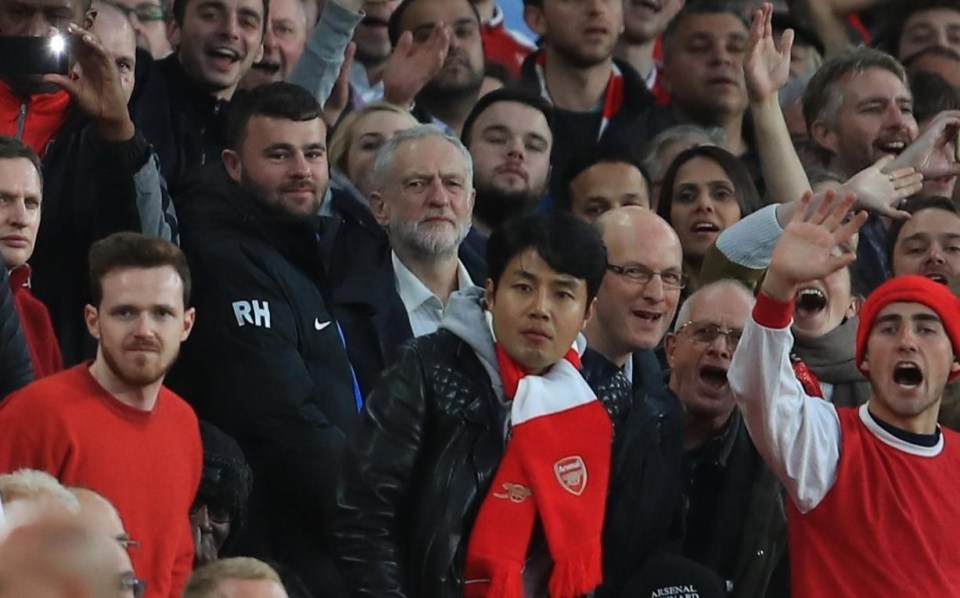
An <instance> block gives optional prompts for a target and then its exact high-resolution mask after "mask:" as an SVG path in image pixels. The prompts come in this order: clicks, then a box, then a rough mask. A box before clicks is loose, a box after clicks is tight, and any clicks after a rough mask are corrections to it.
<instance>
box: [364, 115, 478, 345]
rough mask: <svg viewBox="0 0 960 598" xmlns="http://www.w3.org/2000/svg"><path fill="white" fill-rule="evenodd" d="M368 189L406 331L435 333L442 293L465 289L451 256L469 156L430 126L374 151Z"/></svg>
mask: <svg viewBox="0 0 960 598" xmlns="http://www.w3.org/2000/svg"><path fill="white" fill-rule="evenodd" d="M373 185H374V189H373V191H372V192H371V193H370V207H371V209H372V210H373V214H374V216H375V217H376V219H377V222H379V223H380V225H381V226H383V227H384V229H386V231H387V237H388V238H389V240H390V248H391V255H390V258H391V263H392V266H393V271H394V277H395V283H396V290H397V293H398V294H399V296H400V300H401V301H402V302H403V306H404V308H405V309H406V312H407V316H408V318H409V322H410V329H411V332H412V333H413V336H423V335H425V334H430V333H433V332H436V331H437V326H438V325H439V324H440V319H441V318H442V317H443V309H444V306H445V305H446V304H447V300H448V299H449V298H450V294H451V293H453V292H454V291H459V290H465V289H467V288H469V287H470V286H472V285H473V281H471V280H470V275H469V274H468V273H467V269H466V268H465V267H464V265H463V263H461V262H460V259H459V258H458V257H457V251H458V250H459V248H460V244H461V243H462V242H463V240H464V238H466V236H467V232H468V231H469V230H470V224H471V219H472V215H473V203H474V196H475V192H474V189H473V161H472V159H471V157H470V153H469V152H468V151H467V148H466V147H464V145H463V144H462V143H461V142H460V140H459V139H457V138H456V137H453V136H451V135H447V134H446V133H444V132H443V131H441V130H440V129H438V128H436V127H434V126H433V125H420V126H417V127H413V128H412V129H407V130H405V131H401V132H399V133H397V134H396V135H394V136H393V138H391V139H390V141H388V142H387V143H386V144H385V145H384V146H383V147H382V148H381V149H380V153H379V154H378V155H377V159H376V161H375V162H374V165H373Z"/></svg>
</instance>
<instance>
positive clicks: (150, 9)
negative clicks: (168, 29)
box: [102, 0, 166, 23]
mask: <svg viewBox="0 0 960 598" xmlns="http://www.w3.org/2000/svg"><path fill="white" fill-rule="evenodd" d="M102 1H103V3H104V4H109V5H110V6H112V7H114V8H116V9H117V10H119V11H120V12H122V13H123V16H125V17H127V19H128V20H129V19H130V17H132V16H136V17H137V20H138V21H140V22H141V23H147V22H149V21H162V20H163V19H164V18H166V14H165V13H164V10H163V6H161V5H159V4H152V3H150V2H143V3H141V4H137V5H136V6H134V7H133V8H128V7H126V6H124V5H123V4H120V3H119V2H111V1H110V0H102Z"/></svg>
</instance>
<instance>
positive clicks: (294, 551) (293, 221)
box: [171, 0, 362, 596]
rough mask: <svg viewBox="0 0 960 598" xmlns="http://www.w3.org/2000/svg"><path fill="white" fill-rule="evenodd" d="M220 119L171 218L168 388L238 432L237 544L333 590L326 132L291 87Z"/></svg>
mask: <svg viewBox="0 0 960 598" xmlns="http://www.w3.org/2000/svg"><path fill="white" fill-rule="evenodd" d="M194 1H195V0H194ZM230 118H231V120H230V124H229V127H228V138H227V148H228V149H226V150H224V152H223V154H222V164H217V165H213V166H212V167H211V168H210V169H209V170H208V171H207V172H204V173H203V174H204V178H203V179H202V180H201V181H200V182H199V183H198V185H197V187H196V188H195V190H194V191H195V194H194V195H191V196H190V197H188V198H186V199H185V201H184V209H183V211H182V212H181V214H182V216H183V223H184V226H183V229H182V239H183V247H184V251H185V252H186V253H187V255H188V256H189V257H190V259H191V264H192V266H193V268H194V271H195V273H196V280H197V287H196V305H197V307H198V309H200V310H201V311H202V312H203V313H204V317H203V318H202V320H201V322H200V325H199V326H198V327H197V328H196V331H195V334H194V336H193V338H192V339H191V341H190V343H188V344H187V345H185V346H184V359H183V360H181V362H180V365H179V366H178V367H177V370H176V371H175V372H174V374H175V378H176V379H175V380H171V384H172V385H173V386H174V387H175V388H177V389H178V390H181V391H182V393H183V395H184V397H185V398H186V399H187V400H188V401H190V402H191V404H193V405H194V407H195V408H196V409H197V412H198V414H199V415H200V417H202V418H203V419H204V420H206V421H209V422H210V423H212V424H214V425H215V426H217V427H218V428H220V429H221V430H223V431H224V432H225V433H227V434H229V435H230V436H232V437H233V438H235V439H236V440H237V442H238V443H239V444H240V447H241V449H243V452H244V454H245V455H246V457H247V461H248V463H249V465H250V467H251V469H252V470H253V474H254V479H256V480H257V483H256V484H254V490H253V493H252V495H251V498H250V511H249V519H248V520H247V525H246V526H245V528H244V530H243V533H242V534H241V535H240V537H239V538H238V545H237V550H238V552H240V551H242V553H243V554H250V555H253V556H257V557H259V558H267V559H270V560H273V561H277V562H280V563H282V564H283V565H285V566H287V567H289V568H291V569H293V571H294V572H295V573H297V574H298V575H299V576H300V577H301V579H303V580H304V582H305V583H306V584H307V585H308V586H309V587H310V588H311V590H312V591H314V592H316V593H317V594H318V595H323V596H331V595H334V596H339V595H341V594H340V592H342V591H344V590H343V588H341V587H340V586H339V583H338V577H337V573H336V571H335V570H334V569H333V564H332V562H330V561H329V559H328V557H327V555H328V551H329V544H328V543H327V542H326V540H325V538H326V533H327V531H328V529H327V527H326V526H327V525H328V523H329V519H327V518H326V510H327V508H328V507H330V506H332V503H333V495H332V493H331V492H330V488H331V487H330V483H329V482H330V480H331V479H333V477H334V475H335V473H334V470H335V463H336V455H338V454H339V451H340V447H341V445H342V443H343V439H344V430H346V429H347V428H348V426H350V425H351V423H352V421H353V419H354V418H355V417H356V414H357V410H358V408H359V406H360V405H361V403H362V401H361V396H360V393H359V390H358V388H357V386H356V385H355V382H354V376H353V371H352V369H351V366H350V363H349V361H348V358H347V352H346V350H345V347H344V343H343V341H342V338H341V333H340V325H339V324H338V322H337V320H336V319H335V318H334V317H333V316H332V315H331V312H330V310H329V308H328V305H329V303H328V301H329V297H330V292H331V290H330V288H329V285H328V284H327V282H326V267H327V263H328V260H330V261H339V260H334V259H333V258H331V253H330V252H331V251H332V246H333V244H334V242H335V240H336V235H335V234H334V232H333V229H332V228H331V227H332V225H333V223H332V222H331V221H329V220H327V219H322V218H321V217H319V216H318V211H319V208H320V204H321V202H322V200H323V196H324V193H325V191H326V189H327V180H328V172H327V158H326V132H327V130H326V126H325V125H324V122H323V119H322V117H321V112H320V106H319V105H318V103H317V101H316V99H314V98H313V96H312V95H311V94H310V93H309V92H307V91H306V90H304V89H303V88H301V87H298V86H296V85H294V84H292V83H283V82H280V83H269V84H267V85H263V86H261V87H258V88H256V89H254V90H251V91H249V92H246V93H244V94H242V95H241V96H238V98H237V100H236V101H235V102H234V104H233V106H232V108H231V114H230ZM343 259H345V260H348V259H349V258H343Z"/></svg>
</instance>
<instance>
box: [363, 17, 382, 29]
mask: <svg viewBox="0 0 960 598" xmlns="http://www.w3.org/2000/svg"><path fill="white" fill-rule="evenodd" d="M361 23H363V24H364V25H366V26H367V27H387V26H388V25H389V23H388V21H387V19H381V18H380V17H372V16H367V17H365V18H364V19H363V20H362V21H361Z"/></svg>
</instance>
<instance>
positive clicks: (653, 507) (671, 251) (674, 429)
mask: <svg viewBox="0 0 960 598" xmlns="http://www.w3.org/2000/svg"><path fill="white" fill-rule="evenodd" d="M594 226H595V227H596V228H597V229H598V231H599V232H600V234H601V236H602V237H603V242H604V244H605V245H606V247H607V268H606V270H607V271H606V274H605V275H604V277H603V282H602V283H601V285H600V290H599V292H598V293H597V299H596V302H595V303H594V316H593V318H591V319H590V320H589V321H588V323H587V327H586V329H585V334H586V336H587V344H588V346H589V347H590V348H591V349H593V352H588V353H587V354H585V355H584V368H585V369H587V370H597V369H600V368H610V367H613V368H614V369H619V370H620V371H622V373H623V374H624V375H625V376H626V377H627V378H628V379H629V380H630V382H631V384H632V386H633V400H632V405H631V408H630V415H629V416H628V418H627V420H626V421H625V422H624V424H623V426H622V428H621V430H622V431H620V432H618V434H619V436H618V440H617V442H616V444H615V446H614V456H613V468H612V471H611V478H610V499H609V501H608V503H607V519H606V522H605V524H604V534H605V535H604V548H605V549H606V552H605V559H606V561H607V562H606V567H605V569H604V589H603V591H604V592H607V593H604V594H600V595H602V596H618V595H620V593H621V592H622V589H623V586H624V585H625V584H626V583H627V581H628V580H629V578H630V577H631V576H632V575H634V574H636V573H637V572H638V571H639V570H640V569H641V568H642V567H643V565H644V563H645V562H646V560H647V559H648V558H649V556H650V555H651V554H653V553H654V552H656V550H657V548H658V547H660V546H662V545H663V544H664V543H667V542H670V541H673V540H675V539H677V538H678V537H679V535H680V526H679V521H680V520H679V516H680V436H681V427H682V415H681V408H680V404H679V403H678V402H677V400H676V398H675V397H671V396H669V395H668V394H667V392H666V389H665V387H664V382H663V372H662V371H661V367H660V362H659V361H658V360H657V357H656V355H654V352H653V350H654V349H655V348H656V347H657V346H658V345H659V344H660V341H661V340H662V339H663V335H664V334H665V333H666V331H667V329H668V327H669V326H670V322H672V321H673V316H674V314H675V313H676V311H677V304H678V303H679V302H680V290H681V289H682V288H683V287H684V286H686V280H687V279H686V276H685V275H684V274H683V271H682V260H683V256H682V250H681V248H680V240H679V239H678V238H677V233H676V232H674V230H673V229H672V228H671V227H670V225H669V224H667V223H666V221H664V220H663V219H662V218H660V217H659V216H657V215H656V214H655V213H654V212H651V211H650V210H648V209H646V208H642V207H640V206H626V207H622V208H617V209H614V210H610V211H609V212H606V213H605V214H603V215H602V216H600V218H598V219H597V220H596V222H595V223H594ZM597 362H601V363H597ZM611 364H612V365H611ZM653 489H656V490H655V491H654V490H653Z"/></svg>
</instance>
